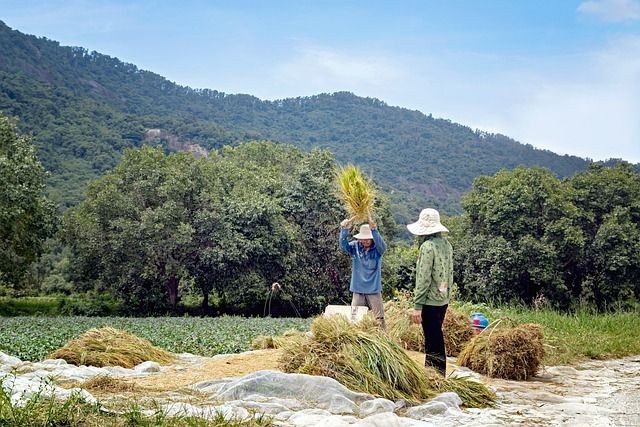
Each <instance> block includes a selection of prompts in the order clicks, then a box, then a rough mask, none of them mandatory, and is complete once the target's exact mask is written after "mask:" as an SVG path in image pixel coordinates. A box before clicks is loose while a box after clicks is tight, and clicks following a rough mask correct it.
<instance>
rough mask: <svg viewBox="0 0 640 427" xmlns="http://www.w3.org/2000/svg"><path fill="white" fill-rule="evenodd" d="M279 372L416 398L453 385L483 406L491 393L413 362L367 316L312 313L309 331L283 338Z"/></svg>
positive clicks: (383, 394) (393, 396) (492, 397)
mask: <svg viewBox="0 0 640 427" xmlns="http://www.w3.org/2000/svg"><path fill="white" fill-rule="evenodd" d="M282 350H283V355H282V357H281V360H280V368H281V369H282V370H283V371H284V372H296V373H304V374H309V375H321V376H327V377H331V378H334V379H335V380H337V381H338V382H340V383H342V384H343V385H344V386H346V387H348V388H350V389H351V390H355V391H360V392H364V393H368V394H372V395H375V396H380V397H384V398H387V399H390V400H397V399H404V400H406V401H407V402H410V403H419V402H422V401H424V400H426V399H429V398H432V397H434V396H435V395H437V394H439V393H441V392H444V391H455V392H456V393H458V394H459V395H460V397H461V398H462V399H463V403H464V404H465V405H467V406H473V407H483V406H489V405H491V404H492V403H493V402H494V401H495V395H494V394H493V393H492V392H491V391H490V390H488V389H487V388H486V387H485V386H484V385H483V384H480V383H477V382H474V381H471V380H469V379H463V378H447V379H444V378H441V377H440V378H438V374H437V373H435V372H433V371H430V370H428V369H426V368H424V367H423V366H420V365H418V364H417V363H416V362H414V361H413V360H412V359H411V358H410V357H409V356H408V355H407V353H405V352H404V350H402V348H400V346H398V344H396V343H395V342H394V341H393V340H391V339H390V338H389V337H388V336H387V335H386V334H385V333H384V332H383V331H381V330H380V328H378V327H373V326H372V322H365V324H364V327H360V325H359V324H353V323H350V322H349V321H348V320H347V319H346V318H344V317H343V316H330V317H318V318H316V319H315V320H314V321H313V323H312V325H311V334H309V335H305V334H300V335H298V336H295V337H291V339H290V340H288V341H285V342H283V345H282Z"/></svg>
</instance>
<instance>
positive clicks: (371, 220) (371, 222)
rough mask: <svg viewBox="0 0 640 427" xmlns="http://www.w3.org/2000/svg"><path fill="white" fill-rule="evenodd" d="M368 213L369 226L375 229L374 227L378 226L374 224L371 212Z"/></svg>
mask: <svg viewBox="0 0 640 427" xmlns="http://www.w3.org/2000/svg"><path fill="white" fill-rule="evenodd" d="M368 214H369V228H370V229H372V230H375V229H376V228H378V226H377V225H376V223H375V222H373V218H372V217H371V212H368Z"/></svg>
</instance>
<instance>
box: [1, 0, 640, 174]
mask: <svg viewBox="0 0 640 427" xmlns="http://www.w3.org/2000/svg"><path fill="white" fill-rule="evenodd" d="M0 20H2V21H4V22H5V23H6V24H7V25H8V26H10V27H12V28H14V29H17V30H19V31H22V32H25V33H28V34H35V35H37V36H45V37H47V38H49V39H53V40H57V41H59V42H60V43H61V44H62V45H73V46H83V47H86V48H87V49H89V50H96V51H98V52H101V53H104V54H107V55H111V56H115V57H118V58H119V59H121V60H123V61H125V62H130V63H133V64H136V65H137V66H138V67H140V68H142V69H147V70H150V71H153V72H156V73H158V74H160V75H162V76H164V77H166V78H168V79H169V80H172V81H175V82H176V83H179V84H182V85H187V86H191V87H197V88H210V89H217V90H220V91H223V92H227V93H248V94H252V95H255V96H257V97H259V98H262V99H278V98H286V97H295V96H307V95H314V94H318V93H326V92H335V91H342V90H346V91H351V92H354V93H355V94H357V95H360V96H371V97H376V98H379V99H381V100H383V101H385V102H387V103H388V104H390V105H397V106H401V107H406V108H410V109H416V110H420V111H422V112H424V113H425V114H433V115H434V116H435V117H442V118H446V119H451V120H452V121H455V122H458V123H461V124H464V125H467V126H470V127H472V128H479V129H483V130H486V131H490V132H500V133H503V134H505V135H508V136H510V137H513V138H515V139H517V140H518V141H520V142H523V143H529V144H532V145H533V146H536V147H539V148H546V149H549V150H552V151H554V152H556V153H560V154H565V153H566V154H575V155H579V156H581V157H589V158H592V159H595V160H601V159H606V158H611V157H616V158H624V159H626V160H629V161H633V162H640V0H590V1H581V0H575V1H574V0H536V1H534V0H483V1H476V0H466V1H462V0H440V1H433V0H422V1H418V0H416V1H403V0H398V1H374V0H369V1H348V0H343V1H304V0H297V1H294V0H291V1H277V0H273V1H266V0H265V1H248V0H246V1H242V0H237V1H231V0H230V1H226V2H222V1H191V0H183V1H180V2H178V1H162V0H157V1H124V0H122V1H116V0H95V1H89V0H69V1H57V0H46V1H45V0H21V1H15V0H0Z"/></svg>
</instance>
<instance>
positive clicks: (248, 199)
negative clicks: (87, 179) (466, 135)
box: [63, 142, 395, 315]
mask: <svg viewBox="0 0 640 427" xmlns="http://www.w3.org/2000/svg"><path fill="white" fill-rule="evenodd" d="M292 160H296V161H294V162H292ZM334 172H335V164H334V161H333V158H332V156H331V155H330V154H329V153H327V152H325V151H318V150H316V151H312V152H311V153H309V154H306V155H305V154H302V153H301V152H300V151H299V150H298V149H296V148H294V147H292V146H285V145H279V144H274V143H269V142H252V143H246V144H243V145H241V146H238V147H236V148H232V147H225V148H224V149H222V150H220V151H217V152H212V153H211V155H210V156H209V157H203V158H199V159H196V158H194V157H193V156H192V155H191V154H189V153H174V154H169V155H166V154H164V152H163V151H162V150H160V149H154V148H150V147H144V148H142V149H141V150H129V151H127V152H126V153H125V155H124V157H123V159H122V161H121V163H119V164H118V166H117V167H116V169H115V170H114V171H113V172H112V173H110V174H108V175H106V176H105V177H103V178H101V179H99V180H97V181H95V182H93V183H92V184H91V185H90V186H89V190H88V193H87V199H86V200H85V201H84V202H82V203H80V204H79V205H78V206H76V207H73V208H70V209H68V210H67V212H66V213H65V218H64V230H63V235H64V238H65V240H66V242H67V243H68V244H69V245H70V247H71V251H72V255H71V257H70V264H69V268H70V270H71V271H72V274H71V279H72V280H73V281H75V282H76V283H78V284H80V285H81V286H80V287H81V289H84V290H97V291H100V290H107V291H110V293H111V294H112V295H113V296H114V298H116V299H118V300H119V301H120V302H121V303H122V304H121V306H122V307H125V308H126V309H127V310H129V312H130V313H165V312H166V311H167V310H172V311H174V312H175V311H176V310H178V308H179V302H180V297H181V295H182V293H183V292H184V291H188V290H194V289H195V290H198V291H199V292H200V293H201V295H202V311H203V313H209V311H210V310H209V298H210V296H213V297H214V298H215V306H216V308H217V310H218V311H219V312H225V313H236V314H237V313H243V314H260V313H262V312H263V311H264V307H263V302H264V297H266V295H267V291H268V290H269V289H270V286H271V284H272V283H273V282H279V283H280V287H279V290H280V291H281V292H279V293H278V297H279V298H276V299H275V300H274V304H273V309H274V314H278V315H282V314H294V313H293V312H295V314H300V313H306V314H309V313H317V312H319V311H320V310H322V309H323V308H324V307H325V306H326V305H327V304H328V303H330V302H332V301H336V300H340V299H341V298H343V297H344V296H345V292H346V288H347V286H346V283H347V282H348V277H347V274H348V268H349V267H348V263H347V260H346V259H344V257H341V256H340V254H339V252H338V247H337V245H336V239H337V227H338V224H339V221H340V219H341V218H342V217H343V215H344V212H343V211H342V209H341V206H340V202H339V201H338V199H337V197H336V194H335V191H334V189H333V188H334V187H333V184H334V183H333V178H334ZM380 223H381V226H383V227H385V226H387V225H388V226H389V228H390V230H391V232H392V231H393V229H394V227H395V223H394V222H393V220H392V218H391V216H390V214H389V210H388V204H382V205H381V209H380ZM292 309H293V312H292Z"/></svg>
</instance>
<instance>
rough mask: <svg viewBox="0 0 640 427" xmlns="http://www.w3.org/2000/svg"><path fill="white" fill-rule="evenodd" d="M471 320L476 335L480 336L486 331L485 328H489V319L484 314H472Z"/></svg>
mask: <svg viewBox="0 0 640 427" xmlns="http://www.w3.org/2000/svg"><path fill="white" fill-rule="evenodd" d="M469 319H470V320H471V326H472V327H473V331H474V332H475V333H476V334H479V333H480V332H482V331H484V328H486V327H487V326H489V319H487V317H486V316H485V315H484V314H482V313H479V312H476V313H471V316H470V317H469Z"/></svg>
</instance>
